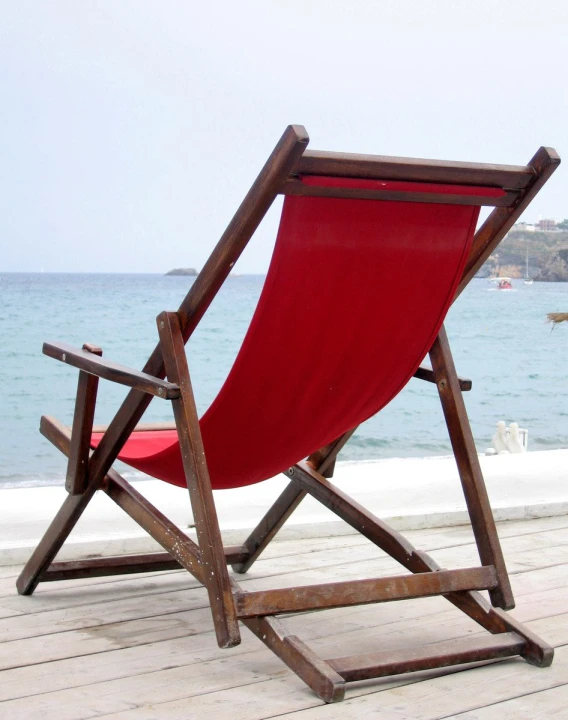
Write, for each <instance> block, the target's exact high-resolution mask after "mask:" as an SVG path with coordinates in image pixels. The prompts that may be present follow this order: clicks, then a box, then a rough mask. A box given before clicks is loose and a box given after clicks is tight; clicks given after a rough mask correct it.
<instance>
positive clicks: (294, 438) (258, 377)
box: [119, 177, 502, 488]
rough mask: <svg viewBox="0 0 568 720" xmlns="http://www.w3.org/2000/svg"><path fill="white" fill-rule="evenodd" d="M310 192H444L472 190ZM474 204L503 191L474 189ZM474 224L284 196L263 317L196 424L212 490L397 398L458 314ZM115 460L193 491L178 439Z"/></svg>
mask: <svg viewBox="0 0 568 720" xmlns="http://www.w3.org/2000/svg"><path fill="white" fill-rule="evenodd" d="M304 181H305V182H306V183H307V184H318V183H319V184H322V185H324V184H325V185H328V186H329V185H338V186H343V187H345V186H348V187H363V188H368V187H373V188H377V187H384V188H385V189H396V190H401V189H402V190H406V191H419V192H428V191H430V192H436V193H440V192H443V193H447V194H452V193H453V194H457V193H460V194H465V193H467V190H468V189H467V188H464V187H463V186H460V187H459V188H457V187H452V186H441V185H425V184H420V183H401V182H396V183H390V182H386V183H381V182H380V181H373V180H355V181H354V180H352V179H349V180H346V179H340V178H317V177H310V178H305V179H304ZM353 183H355V185H354V184H353ZM472 192H475V193H476V194H478V195H479V194H482V193H484V192H485V194H487V195H496V194H499V193H502V191H500V190H496V189H493V188H486V189H483V188H479V187H476V188H474V189H473V190H472ZM478 212H479V208H478V207H476V206H466V205H457V204H434V203H432V204H429V203H417V202H394V201H381V200H354V199H338V198H323V197H311V196H288V197H286V198H285V201H284V206H283V211H282V217H281V221H280V228H279V232H278V237H277V240H276V245H275V249H274V254H273V258H272V262H271V265H270V268H269V271H268V274H267V278H266V282H265V285H264V289H263V291H262V294H261V297H260V300H259V303H258V307H257V309H256V312H255V314H254V317H253V319H252V322H251V325H250V328H249V330H248V332H247V335H246V337H245V340H244V342H243V345H242V347H241V350H240V352H239V354H238V356H237V358H236V360H235V363H234V365H233V368H232V369H231V371H230V373H229V375H228V377H227V380H226V382H225V384H224V385H223V387H222V389H221V390H220V392H219V394H218V396H217V398H216V399H215V401H214V402H213V404H212V405H211V407H210V408H209V409H208V411H207V412H206V413H205V415H204V416H203V417H202V419H201V430H202V434H203V441H204V444H205V450H206V457H207V463H208V467H209V472H210V475H211V480H212V484H213V487H214V488H229V487H237V486H241V485H248V484H251V483H255V482H259V481H261V480H265V479H267V478H269V477H272V476H273V475H275V474H277V473H278V472H280V471H282V470H285V469H287V468H288V467H289V466H290V465H292V464H294V463H295V462H297V461H298V460H300V459H302V458H304V457H306V456H307V455H308V454H310V453H311V452H314V451H315V450H317V449H319V448H320V447H322V446H323V445H325V444H327V443H328V442H331V441H333V440H335V439H336V438H338V437H339V436H340V435H342V434H343V433H344V432H346V431H347V430H349V429H351V428H353V427H354V426H356V425H359V424H360V423H361V422H363V421H364V420H366V419H368V418H369V417H370V416H371V415H374V414H375V413H376V412H377V411H379V410H380V409H381V408H382V407H384V406H385V405H386V404H387V403H388V402H389V401H390V400H391V399H392V398H393V397H395V395H397V394H398V393H399V392H400V390H401V389H402V388H403V387H404V385H406V383H407V382H408V380H409V379H410V378H411V377H412V375H413V374H414V372H415V370H416V368H417V367H418V365H419V364H420V362H421V361H422V359H423V358H424V356H425V354H426V353H427V351H428V350H429V348H430V346H431V344H432V342H433V341H434V339H435V337H436V335H437V333H438V330H439V328H440V326H441V324H442V322H443V319H444V316H445V315H446V312H447V310H448V308H449V306H450V304H451V301H452V299H453V297H454V294H455V291H456V288H457V284H458V282H459V280H460V278H461V275H462V272H463V268H464V264H465V261H466V258H467V255H468V253H469V250H470V246H471V241H472V237H473V232H474V229H475V225H476V222H477V218H478ZM190 369H191V368H190ZM141 456H146V457H145V458H143V457H141ZM119 457H120V458H121V459H123V460H125V461H127V462H129V463H130V464H132V465H133V466H135V467H138V468H139V469H141V470H144V471H145V472H149V473H150V474H152V475H155V476H156V477H160V478H161V479H164V480H166V481H168V482H172V483H174V484H178V485H184V484H185V479H184V475H183V468H182V465H181V458H180V454H179V448H178V446H177V442H176V439H175V433H173V434H172V433H170V434H169V435H168V434H164V433H136V434H135V436H133V439H132V440H131V441H129V443H127V445H126V446H125V449H124V451H123V452H122V453H121V455H120V456H119Z"/></svg>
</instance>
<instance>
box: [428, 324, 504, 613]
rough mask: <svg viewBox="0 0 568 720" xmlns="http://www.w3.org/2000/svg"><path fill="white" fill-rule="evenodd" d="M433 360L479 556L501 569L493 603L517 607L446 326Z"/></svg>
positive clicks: (433, 352) (436, 345)
mask: <svg viewBox="0 0 568 720" xmlns="http://www.w3.org/2000/svg"><path fill="white" fill-rule="evenodd" d="M430 359H431V361H432V369H433V371H434V376H435V378H436V383H437V386H438V392H439V395H440V400H441V403H442V408H443V411H444V416H445V418H446V424H447V426H448V432H449V435H450V441H451V443H452V448H453V451H454V455H455V458H456V463H457V466H458V472H459V476H460V479H461V483H462V486H463V491H464V495H465V500H466V503H467V508H468V511H469V516H470V518H471V525H472V528H473V533H474V535H475V540H476V543H477V547H478V549H479V556H480V559H481V562H482V563H483V565H493V566H494V567H495V569H496V570H497V578H498V581H499V585H498V586H497V588H495V589H493V590H491V591H490V593H489V595H490V598H491V602H492V603H493V605H496V606H498V607H501V608H503V609H504V610H509V609H511V608H513V607H515V601H514V598H513V592H512V590H511V584H510V582H509V576H508V574H507V568H506V566H505V560H504V558H503V553H502V551H501V545H500V543H499V537H498V535H497V529H496V527H495V520H494V519H493V513H492V511H491V505H490V504H489V497H488V495H487V489H486V487H485V482H484V480H483V475H482V473H481V466H480V464H479V458H478V457H477V451H476V449H475V443H474V440H473V434H472V432H471V427H470V424H469V420H468V417H467V412H466V409H465V404H464V401H463V396H462V393H461V390H460V387H459V380H458V376H457V373H456V369H455V366H454V361H453V358H452V353H451V351H450V346H449V343H448V338H447V335H446V331H445V329H444V328H443V327H442V328H441V330H440V333H439V334H438V337H437V338H436V340H435V341H434V344H433V345H432V348H431V350H430Z"/></svg>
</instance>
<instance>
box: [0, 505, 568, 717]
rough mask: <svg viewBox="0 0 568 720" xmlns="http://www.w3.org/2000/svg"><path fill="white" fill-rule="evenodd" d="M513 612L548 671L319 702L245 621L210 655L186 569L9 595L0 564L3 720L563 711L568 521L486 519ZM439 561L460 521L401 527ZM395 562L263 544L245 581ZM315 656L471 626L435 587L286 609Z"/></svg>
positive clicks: (335, 576)
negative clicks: (537, 641) (496, 537)
mask: <svg viewBox="0 0 568 720" xmlns="http://www.w3.org/2000/svg"><path fill="white" fill-rule="evenodd" d="M499 534H500V537H501V539H502V543H503V549H504V553H505V558H506V561H507V565H508V568H509V572H510V573H511V579H512V585H513V590H514V592H515V596H516V600H517V608H516V609H515V610H514V611H513V612H512V615H514V616H515V617H516V618H518V619H519V620H521V621H523V622H525V623H527V625H528V627H529V628H530V629H532V630H533V631H535V632H536V633H538V634H539V635H541V636H542V637H543V638H544V639H545V640H547V641H548V642H550V643H551V644H552V645H554V646H555V648H556V655H555V659H554V663H553V665H552V667H550V668H548V669H538V668H535V667H533V666H530V665H528V664H527V663H525V662H524V661H522V660H520V659H518V658H516V659H511V660H505V661H500V662H499V663H490V664H488V665H481V666H478V667H475V668H472V667H471V666H468V668H467V669H465V670H464V667H463V666H460V667H457V668H456V667H452V668H447V669H445V670H443V671H441V670H437V671H423V672H418V673H411V674H408V675H402V676H398V677H396V678H394V679H392V678H383V679H381V680H375V681H369V682H361V683H354V684H353V685H349V686H348V690H347V693H346V699H345V701H343V702H342V703H339V704H336V705H325V704H324V703H323V702H322V701H321V700H320V699H319V698H317V697H316V696H315V695H314V694H313V693H312V692H311V691H310V690H309V689H308V688H307V687H306V686H305V685H304V684H303V683H302V682H301V681H300V680H299V679H298V678H297V677H296V676H295V675H294V674H293V673H292V672H291V671H289V670H288V668H287V667H286V666H284V665H283V664H282V663H281V662H280V661H279V660H278V658H277V657H276V656H274V655H273V654H272V653H271V652H270V651H269V650H268V649H267V648H265V647H264V646H263V645H262V644H261V643H260V642H259V641H258V640H257V639H256V638H255V637H254V636H253V635H252V634H251V633H250V632H249V631H248V630H247V629H246V628H242V630H241V631H242V635H243V642H242V644H241V645H240V646H238V647H236V648H232V649H230V650H220V649H219V648H218V647H217V644H216V642H215V633H214V631H213V626H212V622H211V616H210V612H209V609H208V608H207V597H206V591H205V590H204V589H203V588H201V587H199V586H198V585H197V583H196V582H195V581H194V580H193V579H192V578H191V577H190V576H189V575H188V574H187V573H185V572H183V571H172V572H166V573H160V574H158V573H155V574H145V575H130V576H124V577H122V578H121V577H116V576H112V577H107V578H93V579H83V580H72V581H67V582H62V583H44V584H40V586H39V587H38V589H37V591H36V593H35V594H34V595H33V596H32V597H19V596H18V595H16V592H15V587H14V583H15V578H16V576H17V573H18V571H19V568H15V567H5V568H0V670H2V672H0V717H2V718H10V719H11V718H26V720H29V719H33V718H41V720H48V719H49V718H57V720H71V719H78V718H81V719H83V718H113V720H130V719H132V720H140V719H142V718H143V719H150V718H156V719H157V718H160V719H162V718H166V719H169V718H183V719H184V720H185V719H186V718H208V717H214V718H216V719H218V720H222V719H223V718H232V719H237V720H241V719H242V720H261V719H264V718H272V717H280V718H282V717H283V718H290V720H320V719H321V720H326V719H327V718H341V719H342V720H349V719H351V718H361V717H366V716H369V717H376V718H378V719H380V720H395V719H396V720H410V719H412V720H438V719H441V718H460V720H461V719H463V720H474V718H475V720H493V719H497V718H499V720H506V719H507V718H515V719H516V720H522V719H523V718H527V719H528V718H530V719H531V720H535V719H536V718H543V719H544V718H547V719H548V718H566V717H568V710H567V708H568V590H567V588H568V517H566V516H564V517H556V518H549V519H540V520H531V521H523V522H511V523H503V524H501V525H500V526H499ZM407 535H408V537H409V539H410V540H411V541H412V542H413V543H414V544H415V545H418V546H419V547H422V548H423V549H425V550H427V551H428V552H430V553H431V554H432V555H433V557H434V558H435V559H436V560H437V561H438V562H439V563H440V565H442V566H443V567H457V566H462V567H465V566H467V565H469V564H472V563H475V560H476V558H475V547H474V545H473V543H472V535H471V533H470V531H469V530H468V529H466V528H446V529H443V528H441V529H436V530H424V531H415V532H412V533H408V534H407ZM383 572H392V573H393V574H395V573H397V572H400V568H399V566H397V565H396V564H395V563H393V562H392V561H391V560H390V559H388V558H386V557H385V556H384V555H383V554H382V553H381V552H380V551H378V550H377V549H376V548H375V547H373V546H372V545H371V544H370V543H369V542H367V541H366V540H365V539H364V538H360V537H357V536H356V535H348V536H342V537H333V538H328V539H327V538H324V539H314V540H306V541H301V540H296V541H281V542H278V541H275V542H274V543H273V544H272V545H271V546H270V547H269V549H268V550H267V551H266V552H265V554H264V555H263V556H261V559H260V560H259V561H257V563H256V564H255V565H254V566H253V568H252V570H251V572H250V573H249V576H250V579H248V580H245V581H244V587H245V588H246V589H250V590H253V589H254V590H261V589H265V588H269V587H273V586H274V584H275V583H276V582H278V583H279V584H281V585H282V586H290V585H293V584H303V585H309V584H313V583H314V582H319V581H326V582H336V581H340V580H347V579H355V578H358V577H368V576H369V575H371V574H372V575H378V574H380V573H383ZM284 622H285V623H286V625H287V626H288V627H289V628H290V630H291V631H293V632H294V633H296V634H297V635H299V636H300V637H301V638H302V640H304V641H305V642H306V643H307V644H308V645H309V646H310V647H312V648H313V649H314V650H315V651H316V652H318V654H321V655H322V656H324V657H337V656H344V655H350V654H354V653H367V652H377V651H382V650H389V649H398V648H401V647H405V646H408V644H409V643H412V642H415V643H422V644H427V643H434V642H447V641H449V640H452V638H457V637H460V636H462V637H463V636H464V635H468V634H469V635H471V636H473V635H474V634H475V633H478V632H480V628H479V627H478V626H477V625H476V624H474V623H473V622H472V621H470V620H469V619H468V618H467V617H465V616H464V615H463V614H462V613H460V612H459V611H457V610H456V609H455V608H453V607H452V606H451V605H450V604H449V603H447V602H446V601H444V600H443V598H423V599H420V600H412V601H405V602H398V603H386V604H381V605H379V606H363V607H346V608H340V609H335V610H328V611H325V612H321V613H317V614H311V615H308V614H298V615H295V616H289V617H286V618H285V619H284Z"/></svg>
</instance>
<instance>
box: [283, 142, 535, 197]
mask: <svg viewBox="0 0 568 720" xmlns="http://www.w3.org/2000/svg"><path fill="white" fill-rule="evenodd" d="M295 172H296V173H297V174H299V175H333V176H337V177H356V178H369V179H377V180H405V181H407V182H435V183H445V184H448V185H454V184H455V185H481V186H485V187H501V188H510V189H522V188H526V187H527V185H529V184H530V183H531V181H532V180H534V177H535V175H536V173H535V171H534V169H533V168H532V167H531V166H530V165H529V166H525V165H485V164H483V163H465V162H448V161H445V160H423V159H421V158H400V157H386V156H381V155H360V154H356V153H341V152H325V151H321V150H306V151H305V152H304V154H303V155H302V157H301V158H300V160H299V162H298V164H297V165H296V168H295Z"/></svg>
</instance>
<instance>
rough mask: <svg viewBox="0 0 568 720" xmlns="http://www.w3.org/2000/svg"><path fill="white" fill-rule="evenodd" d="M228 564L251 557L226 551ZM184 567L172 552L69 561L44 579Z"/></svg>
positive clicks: (243, 552)
mask: <svg viewBox="0 0 568 720" xmlns="http://www.w3.org/2000/svg"><path fill="white" fill-rule="evenodd" d="M224 551H225V559H226V561H227V564H228V565H229V564H233V563H239V562H244V561H245V560H246V559H247V557H248V554H247V552H246V550H245V548H243V546H242V545H229V546H227V547H225V548H224ZM182 567H183V565H182V564H181V563H180V562H179V561H178V560H176V559H175V558H173V557H172V556H171V555H170V553H169V552H164V553H160V552H153V553H140V554H136V555H116V556H108V557H104V558H89V559H87V560H66V561H63V562H54V563H51V565H50V566H49V569H48V570H47V571H46V572H45V573H44V574H43V575H42V578H41V580H42V582H51V581H55V580H76V579H77V578H86V577H102V576H104V575H129V574H133V573H145V572H161V571H163V570H180V569H181V568H182Z"/></svg>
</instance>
